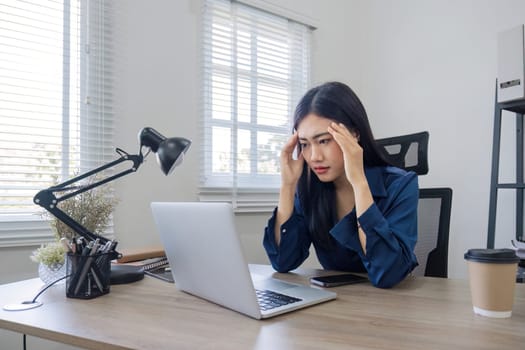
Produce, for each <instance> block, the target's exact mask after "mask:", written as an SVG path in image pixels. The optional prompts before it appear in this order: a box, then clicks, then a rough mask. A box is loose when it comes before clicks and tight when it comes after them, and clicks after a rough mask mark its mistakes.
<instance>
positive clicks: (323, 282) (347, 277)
mask: <svg viewBox="0 0 525 350" xmlns="http://www.w3.org/2000/svg"><path fill="white" fill-rule="evenodd" d="M366 281H368V278H366V277H364V276H359V275H354V274H352V273H345V274H342V275H331V276H317V277H312V278H310V283H312V284H316V285H318V286H321V287H337V286H342V285H345V284H353V283H360V282H366Z"/></svg>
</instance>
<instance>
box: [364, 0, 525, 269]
mask: <svg viewBox="0 0 525 350" xmlns="http://www.w3.org/2000/svg"><path fill="white" fill-rule="evenodd" d="M360 3H362V2H360ZM363 10H364V11H363V12H364V14H365V16H366V28H367V31H366V35H365V37H366V39H365V42H364V45H362V46H361V47H360V49H362V50H363V51H364V55H365V57H366V63H365V64H364V65H363V77H364V80H363V84H362V90H361V92H362V94H361V96H362V98H363V100H364V102H365V105H366V107H367V109H368V112H369V115H370V118H371V120H372V126H373V128H374V130H375V132H376V137H386V136H393V135H398V134H403V133H410V132H417V131H422V130H428V131H429V132H430V146H429V148H430V149H429V161H430V172H429V174H428V175H426V176H423V177H420V186H421V187H438V186H449V187H452V189H453V191H454V194H453V201H452V219H451V220H452V221H451V226H450V244H449V275H450V277H464V276H466V266H465V263H464V260H463V253H464V252H465V251H466V250H467V249H468V248H474V247H483V246H485V245H486V237H487V226H488V218H487V215H488V200H489V185H490V169H491V155H492V148H491V147H492V130H493V118H494V87H495V79H496V75H497V33H498V32H500V31H503V30H506V29H508V28H511V27H514V26H516V25H519V24H522V23H525V2H524V1H495V0H494V1H475V0H472V1H470V0H463V1H417V0H397V1H390V2H389V1H367V2H366V5H365V6H363ZM513 116H514V115H513V114H509V115H505V118H504V128H503V129H504V130H503V134H502V139H503V143H502V145H503V146H502V147H503V149H502V154H503V155H504V157H502V159H503V161H502V166H501V173H502V176H501V179H509V181H512V179H513V175H512V174H514V172H515V166H514V165H513V163H512V162H513V159H514V158H513V155H514V154H515V151H514V150H513V147H515V136H514V134H513V129H512V128H514V125H515V119H514V117H513ZM499 194H500V198H501V199H502V200H501V201H500V202H499V203H498V205H499V207H500V209H502V210H500V211H499V212H498V217H497V219H498V226H497V232H496V247H507V246H509V245H510V239H512V238H513V237H514V224H513V222H514V221H513V220H514V216H513V210H514V204H513V202H512V201H513V200H514V194H513V192H512V191H500V192H499Z"/></svg>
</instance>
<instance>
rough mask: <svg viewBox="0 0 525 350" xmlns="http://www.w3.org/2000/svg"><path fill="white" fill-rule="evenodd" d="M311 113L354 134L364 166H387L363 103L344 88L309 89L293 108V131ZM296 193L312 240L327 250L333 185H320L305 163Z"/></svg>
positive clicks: (334, 218) (333, 220) (335, 85)
mask: <svg viewBox="0 0 525 350" xmlns="http://www.w3.org/2000/svg"><path fill="white" fill-rule="evenodd" d="M311 113H313V114H315V115H317V116H320V117H324V118H328V119H331V120H333V121H335V122H337V123H342V124H344V125H345V126H346V127H347V128H348V129H349V130H352V131H355V132H357V134H358V135H359V145H360V146H361V147H362V148H363V163H364V165H365V166H368V167H370V166H385V165H388V162H387V161H386V159H385V158H384V156H383V153H381V151H380V149H379V148H378V147H377V145H376V142H375V140H374V136H373V135H372V130H371V128H370V123H369V121H368V116H367V114H366V111H365V108H364V107H363V104H362V103H361V101H360V100H359V98H358V97H357V95H356V94H355V93H354V92H353V91H352V89H350V88H349V87H348V86H347V85H345V84H343V83H339V82H328V83H325V84H323V85H320V86H317V87H314V88H312V89H311V90H309V91H308V92H307V93H306V94H305V95H304V96H303V98H302V99H301V101H299V103H298V105H297V108H296V109H295V114H294V130H297V127H298V126H299V123H301V121H302V120H303V119H304V117H306V116H307V115H309V114H311ZM297 193H298V195H299V201H300V204H301V207H302V208H303V211H304V214H305V217H306V218H307V220H308V228H309V230H310V233H311V235H312V238H313V239H314V240H315V241H317V242H318V243H319V244H320V245H321V246H323V247H325V248H329V247H330V246H332V239H331V236H330V234H329V231H330V229H331V228H332V227H333V226H334V224H335V223H336V222H337V209H336V200H335V187H334V184H333V183H332V182H321V181H320V180H319V178H318V177H317V175H315V173H313V172H311V171H310V169H309V167H308V165H307V164H306V162H305V163H304V168H303V172H302V174H301V177H300V179H299V183H298V185H297Z"/></svg>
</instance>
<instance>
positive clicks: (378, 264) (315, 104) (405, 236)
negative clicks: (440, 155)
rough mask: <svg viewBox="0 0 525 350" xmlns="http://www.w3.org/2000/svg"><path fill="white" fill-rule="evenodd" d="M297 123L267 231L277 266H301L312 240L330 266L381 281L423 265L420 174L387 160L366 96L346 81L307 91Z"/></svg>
mask: <svg viewBox="0 0 525 350" xmlns="http://www.w3.org/2000/svg"><path fill="white" fill-rule="evenodd" d="M294 130H295V131H294V134H293V135H292V137H290V139H289V140H288V142H287V143H286V144H285V146H284V148H283V150H282V152H281V189H280V195H279V204H278V207H277V208H276V209H275V211H274V213H273V215H272V217H271V218H270V220H269V222H268V225H267V227H266V229H265V233H264V242H263V244H264V247H265V249H266V252H267V254H268V256H269V258H270V261H271V263H272V266H273V267H274V269H275V270H277V271H279V272H287V271H290V270H293V269H295V268H297V267H298V266H299V265H301V264H302V263H303V261H304V260H305V259H306V258H307V257H308V253H309V249H310V245H311V244H313V245H314V248H315V251H316V253H317V258H318V259H319V262H320V263H321V265H322V266H323V267H324V268H325V269H330V270H339V271H350V272H368V277H369V279H370V281H371V282H372V284H373V285H375V286H377V287H381V288H389V287H392V286H394V285H395V284H397V283H398V282H400V281H401V280H403V279H404V278H405V277H406V276H407V275H408V274H409V273H410V271H412V269H413V268H414V267H416V266H417V260H416V257H415V255H414V246H415V244H416V240H417V204H418V183H417V175H416V174H415V173H413V172H406V171H404V170H402V169H399V168H395V167H392V166H389V164H388V163H387V162H386V161H385V159H384V158H383V156H382V153H381V152H380V151H379V150H378V148H377V146H376V144H375V141H374V138H373V136H372V131H371V129H370V124H369V122H368V117H367V115H366V111H365V109H364V107H363V105H362V104H361V101H360V100H359V98H358V97H357V96H356V95H355V93H354V92H353V91H352V90H351V89H350V88H349V87H348V86H346V85H345V84H342V83H338V82H330V83H326V84H323V85H320V86H318V87H315V88H313V89H311V90H310V91H308V92H307V93H306V95H305V96H304V97H303V98H302V99H301V101H300V102H299V104H298V106H297V108H296V111H295V116H294ZM296 148H297V149H298V153H299V154H298V155H297V157H294V156H293V153H294V150H295V149H296Z"/></svg>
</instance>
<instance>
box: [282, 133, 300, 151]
mask: <svg viewBox="0 0 525 350" xmlns="http://www.w3.org/2000/svg"><path fill="white" fill-rule="evenodd" d="M295 146H297V133H294V134H293V135H292V136H291V137H290V138H289V139H288V141H286V143H285V144H284V147H283V151H286V152H287V153H290V152H293V150H294V148H295Z"/></svg>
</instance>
